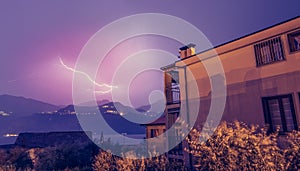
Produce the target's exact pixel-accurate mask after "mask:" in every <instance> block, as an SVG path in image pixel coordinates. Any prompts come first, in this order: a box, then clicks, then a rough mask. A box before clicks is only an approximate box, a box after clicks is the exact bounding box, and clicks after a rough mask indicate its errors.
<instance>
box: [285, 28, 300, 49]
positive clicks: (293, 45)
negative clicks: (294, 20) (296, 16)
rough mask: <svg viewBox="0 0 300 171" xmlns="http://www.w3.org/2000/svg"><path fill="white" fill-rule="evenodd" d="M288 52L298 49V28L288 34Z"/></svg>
mask: <svg viewBox="0 0 300 171" xmlns="http://www.w3.org/2000/svg"><path fill="white" fill-rule="evenodd" d="M288 40H289V45H290V52H296V51H300V30H298V31H296V32H294V33H291V34H288Z"/></svg>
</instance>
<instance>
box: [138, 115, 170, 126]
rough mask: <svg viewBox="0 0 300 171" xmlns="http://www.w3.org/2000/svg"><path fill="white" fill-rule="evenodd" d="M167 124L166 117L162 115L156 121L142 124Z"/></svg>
mask: <svg viewBox="0 0 300 171" xmlns="http://www.w3.org/2000/svg"><path fill="white" fill-rule="evenodd" d="M165 124H166V117H165V116H161V117H160V118H158V119H156V120H155V121H153V122H151V123H147V124H142V125H146V126H150V125H165Z"/></svg>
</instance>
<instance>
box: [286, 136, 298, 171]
mask: <svg viewBox="0 0 300 171" xmlns="http://www.w3.org/2000/svg"><path fill="white" fill-rule="evenodd" d="M286 141H287V144H288V147H287V148H286V150H285V151H284V152H285V159H286V160H287V163H286V169H287V170H299V169H300V131H293V132H291V133H289V134H288V136H287V139H286Z"/></svg>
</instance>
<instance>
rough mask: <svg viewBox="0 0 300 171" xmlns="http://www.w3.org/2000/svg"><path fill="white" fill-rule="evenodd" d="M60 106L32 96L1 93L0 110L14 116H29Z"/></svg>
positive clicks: (53, 109)
mask: <svg viewBox="0 0 300 171" xmlns="http://www.w3.org/2000/svg"><path fill="white" fill-rule="evenodd" d="M58 108H59V106H56V105H52V104H49V103H45V102H42V101H38V100H34V99H30V98H24V97H17V96H12V95H0V111H2V112H3V113H6V114H8V115H11V116H14V117H22V116H29V115H31V114H33V113H40V112H50V111H55V110H57V109H58Z"/></svg>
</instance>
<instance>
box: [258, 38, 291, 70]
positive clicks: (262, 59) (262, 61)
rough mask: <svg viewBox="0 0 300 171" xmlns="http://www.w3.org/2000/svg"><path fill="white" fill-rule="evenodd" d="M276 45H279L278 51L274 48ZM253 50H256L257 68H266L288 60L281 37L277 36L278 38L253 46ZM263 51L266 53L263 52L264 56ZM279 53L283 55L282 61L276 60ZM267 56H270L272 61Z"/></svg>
mask: <svg viewBox="0 0 300 171" xmlns="http://www.w3.org/2000/svg"><path fill="white" fill-rule="evenodd" d="M276 43H279V49H278V50H276V48H275V47H274V46H275V45H276ZM266 47H267V48H266ZM253 48H254V53H255V62H256V67H261V66H265V65H268V64H273V63H276V62H282V61H285V60H286V57H285V56H286V55H285V53H284V46H283V41H282V40H281V36H276V37H273V38H270V39H267V40H264V41H261V42H259V43H256V44H254V45H253ZM263 48H264V49H263ZM267 49H268V50H267ZM262 51H264V52H263V53H264V54H263V53H262ZM267 53H268V54H267ZM278 53H281V55H282V56H281V58H282V59H276V55H278ZM267 55H270V57H269V58H270V59H268V57H267ZM268 60H270V61H268Z"/></svg>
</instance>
